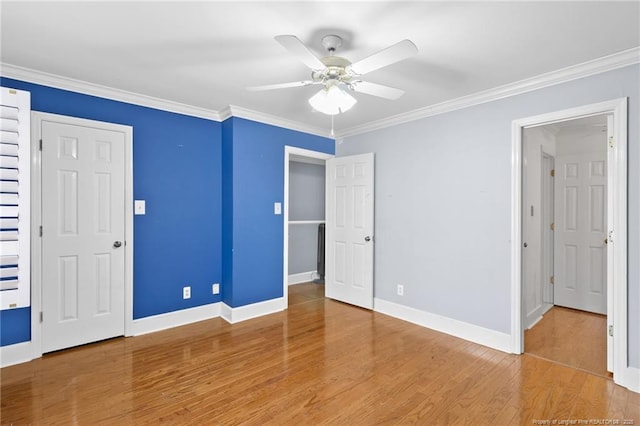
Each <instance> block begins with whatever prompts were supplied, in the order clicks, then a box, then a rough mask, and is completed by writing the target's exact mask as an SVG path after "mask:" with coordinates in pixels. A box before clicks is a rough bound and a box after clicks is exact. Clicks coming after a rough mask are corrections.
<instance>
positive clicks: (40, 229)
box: [40, 225, 42, 237]
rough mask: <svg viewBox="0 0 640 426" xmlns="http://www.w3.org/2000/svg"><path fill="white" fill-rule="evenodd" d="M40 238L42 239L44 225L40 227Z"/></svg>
mask: <svg viewBox="0 0 640 426" xmlns="http://www.w3.org/2000/svg"><path fill="white" fill-rule="evenodd" d="M40 236H41V237H42V225H40Z"/></svg>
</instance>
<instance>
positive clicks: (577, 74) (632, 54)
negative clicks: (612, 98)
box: [336, 46, 640, 140]
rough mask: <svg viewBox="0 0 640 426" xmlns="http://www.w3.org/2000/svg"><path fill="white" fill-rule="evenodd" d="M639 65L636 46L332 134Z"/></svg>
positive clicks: (380, 126)
mask: <svg viewBox="0 0 640 426" xmlns="http://www.w3.org/2000/svg"><path fill="white" fill-rule="evenodd" d="M637 63H640V46H639V47H634V48H631V49H628V50H623V51H621V52H618V53H614V54H612V55H608V56H604V57H602V58H598V59H594V60H591V61H587V62H583V63H581V64H577V65H572V66H569V67H566V68H561V69H559V70H556V71H551V72H548V73H545V74H540V75H538V76H535V77H532V78H527V79H524V80H520V81H516V82H514V83H509V84H505V85H503V86H498V87H495V88H493V89H489V90H484V91H482V92H478V93H474V94H471V95H468V96H463V97H460V98H456V99H452V100H449V101H445V102H441V103H438V104H434V105H430V106H426V107H422V108H419V109H416V110H413V111H410V112H407V113H402V114H398V115H394V116H392V117H388V118H383V119H381V120H377V121H372V122H369V123H366V124H363V125H359V126H354V127H350V128H348V129H345V130H342V131H340V132H336V140H338V139H342V138H345V137H348V136H355V135H359V134H362V133H367V132H371V131H374V130H379V129H383V128H386V127H391V126H395V125H398V124H403V123H408V122H410V121H415V120H420V119H422V118H426V117H432V116H434V115H439V114H444V113H447V112H451V111H455V110H458V109H462V108H467V107H470V106H474V105H479V104H483V103H487V102H491V101H495V100H498V99H503V98H507V97H510V96H515V95H519V94H522V93H526V92H531V91H533V90H538V89H542V88H545V87H549V86H554V85H556V84H560V83H567V82H570V81H572V80H577V79H580V78H584V77H588V76H591V75H595V74H600V73H603V72H607V71H612V70H615V69H618V68H623V67H626V66H629V65H634V64H637Z"/></svg>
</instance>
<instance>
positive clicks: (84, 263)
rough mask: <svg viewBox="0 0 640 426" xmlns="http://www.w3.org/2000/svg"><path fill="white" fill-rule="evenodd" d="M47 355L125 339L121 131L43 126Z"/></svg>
mask: <svg viewBox="0 0 640 426" xmlns="http://www.w3.org/2000/svg"><path fill="white" fill-rule="evenodd" d="M41 138H42V153H41V164H42V168H41V187H42V191H41V194H42V227H43V236H42V285H41V291H42V313H43V315H42V352H50V351H54V350H58V349H63V348H67V347H72V346H76V345H80V344H85V343H89V342H93V341H98V340H102V339H106V338H110V337H115V336H120V335H123V334H125V243H126V242H125V139H126V134H125V133H123V132H122V131H117V130H115V131H114V130H110V129H101V128H97V127H93V126H82V125H76V124H68V123H60V122H55V121H47V120H43V121H42V122H41Z"/></svg>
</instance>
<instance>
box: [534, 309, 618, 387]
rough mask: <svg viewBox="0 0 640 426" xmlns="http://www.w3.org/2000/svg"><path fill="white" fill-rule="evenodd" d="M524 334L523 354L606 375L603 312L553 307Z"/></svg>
mask: <svg viewBox="0 0 640 426" xmlns="http://www.w3.org/2000/svg"><path fill="white" fill-rule="evenodd" d="M524 336H525V337H524V343H525V352H526V353H529V354H532V355H537V356H539V357H542V358H545V359H548V360H550V361H556V362H559V363H562V364H565V365H568V366H570V367H575V368H580V369H583V370H586V371H588V372H590V373H593V374H597V375H600V376H608V373H607V317H606V316H605V315H598V314H593V313H590V312H584V311H578V310H575V309H569V308H563V307H560V306H554V307H552V308H551V309H550V310H549V311H548V312H547V313H546V314H544V316H543V317H542V320H540V322H538V323H537V324H536V325H534V326H533V327H532V328H531V329H530V330H526V331H525V334H524Z"/></svg>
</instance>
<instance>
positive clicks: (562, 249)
mask: <svg viewBox="0 0 640 426" xmlns="http://www.w3.org/2000/svg"><path fill="white" fill-rule="evenodd" d="M607 118H608V116H607V115H606V114H600V115H594V116H589V117H585V118H577V119H572V120H567V121H563V122H559V123H553V124H547V125H544V126H537V127H530V128H525V129H524V130H523V137H522V140H523V162H522V163H523V182H522V184H523V188H522V194H523V199H522V202H523V207H522V212H523V218H522V223H523V229H522V236H523V240H524V243H523V251H522V256H523V258H522V280H523V282H522V285H523V293H522V294H523V301H522V303H523V315H524V328H525V333H524V336H525V344H524V351H525V352H526V353H529V354H532V355H536V356H539V357H542V358H546V359H549V360H551V361H555V362H559V363H562V364H565V365H569V366H572V367H574V368H579V369H582V370H586V371H589V372H591V373H594V374H598V375H600V376H606V375H607V359H606V357H607V339H606V324H607V273H606V269H607V256H606V251H607V232H606V226H607V213H608V212H607V204H606V199H607V170H606V169H607V168H606V165H607V143H608V141H607V121H608V120H607Z"/></svg>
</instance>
